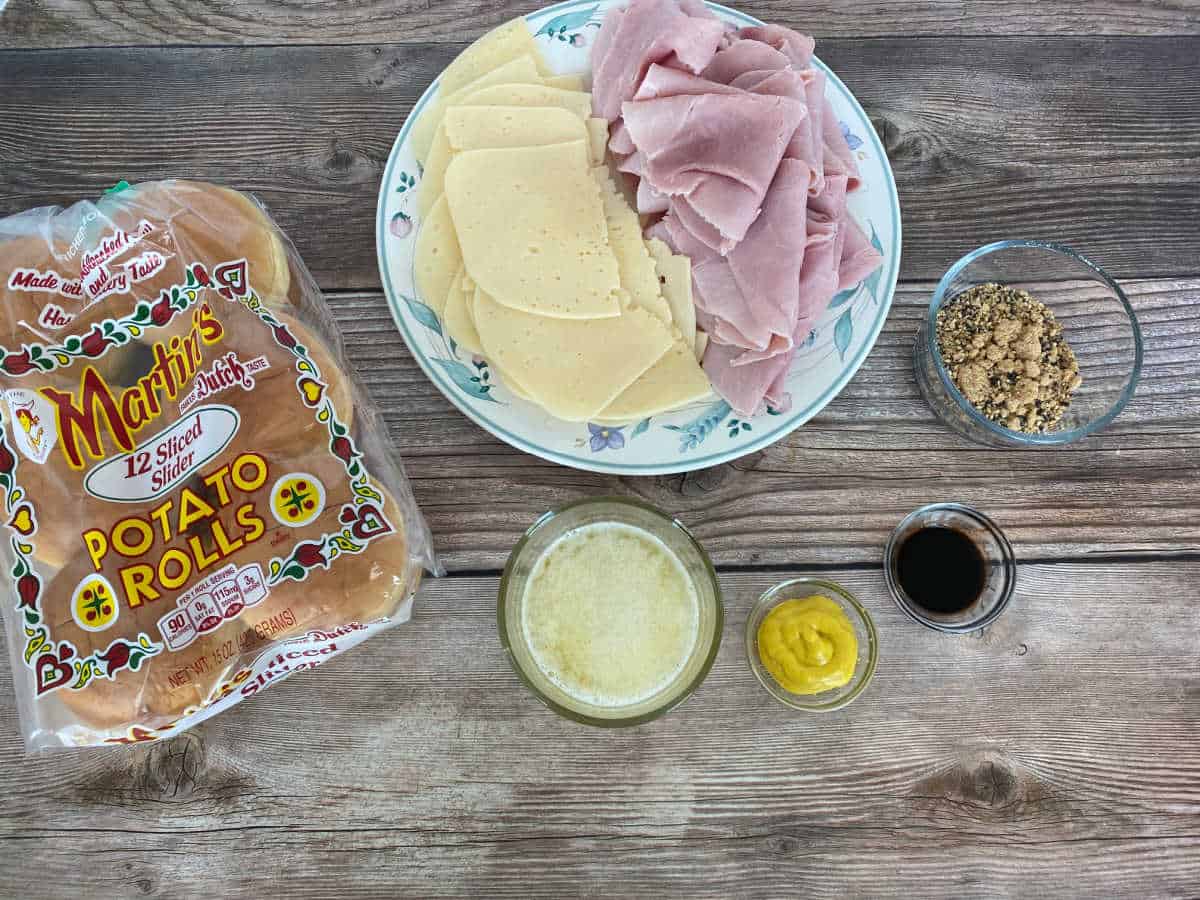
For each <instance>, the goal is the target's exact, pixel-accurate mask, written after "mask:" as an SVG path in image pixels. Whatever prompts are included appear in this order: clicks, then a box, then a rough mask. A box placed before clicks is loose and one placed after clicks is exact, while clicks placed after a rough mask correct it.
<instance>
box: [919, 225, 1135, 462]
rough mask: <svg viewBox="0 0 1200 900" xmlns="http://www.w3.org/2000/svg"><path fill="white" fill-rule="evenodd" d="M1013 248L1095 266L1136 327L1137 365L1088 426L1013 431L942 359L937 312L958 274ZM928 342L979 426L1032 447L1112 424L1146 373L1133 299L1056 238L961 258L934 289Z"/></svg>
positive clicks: (1008, 243)
mask: <svg viewBox="0 0 1200 900" xmlns="http://www.w3.org/2000/svg"><path fill="white" fill-rule="evenodd" d="M1010 247H1031V248H1034V249H1037V250H1047V251H1050V252H1052V253H1058V254H1061V255H1063V256H1068V257H1070V258H1071V259H1074V260H1076V261H1077V262H1080V263H1082V264H1083V265H1085V266H1086V267H1087V268H1089V269H1091V270H1092V271H1093V272H1094V273H1095V274H1096V276H1097V277H1099V279H1100V280H1101V281H1103V282H1104V283H1105V284H1106V285H1107V286H1108V287H1109V288H1110V289H1111V290H1112V292H1113V294H1115V295H1116V298H1117V300H1118V302H1119V303H1120V304H1121V306H1122V307H1124V309H1125V314H1126V315H1127V316H1128V317H1129V324H1130V325H1131V326H1132V328H1133V346H1134V360H1133V368H1132V369H1131V370H1130V372H1129V376H1128V378H1127V380H1126V382H1125V387H1124V388H1123V389H1122V390H1121V394H1120V396H1119V397H1117V401H1116V402H1115V403H1114V404H1113V405H1112V406H1111V407H1110V408H1109V410H1108V411H1107V412H1106V413H1105V414H1104V415H1102V416H1100V417H1099V418H1097V419H1093V420H1092V421H1091V422H1089V423H1087V424H1086V425H1082V426H1080V427H1079V428H1072V429H1069V430H1064V431H1052V432H1048V433H1046V434H1030V433H1028V432H1023V431H1013V430H1012V429H1011V428H1005V427H1004V426H1003V425H1000V424H998V423H996V422H993V421H992V420H991V419H989V418H988V417H987V416H985V415H983V413H981V412H979V410H977V409H976V408H975V407H974V406H973V405H972V404H971V401H969V400H968V399H967V398H966V397H964V396H963V395H962V393H961V392H960V391H959V390H958V388H957V387H956V386H955V384H954V380H953V379H952V378H951V377H950V373H949V372H948V371H947V369H946V364H945V361H944V360H943V359H942V353H941V350H939V349H938V345H937V314H938V310H940V309H941V308H942V305H943V304H944V303H945V301H946V292H947V291H948V290H949V288H950V284H951V283H952V282H953V281H954V278H955V276H957V275H958V273H959V272H961V271H962V270H963V269H965V268H966V267H967V266H969V265H970V264H971V263H973V262H975V260H977V259H980V258H982V257H984V256H987V255H989V254H991V253H995V252H996V251H997V250H1007V249H1009V248H1010ZM925 332H926V334H925V343H926V346H927V347H928V349H929V352H930V356H931V357H932V358H933V361H934V368H935V369H936V370H937V373H938V378H940V379H941V382H942V386H943V387H944V388H945V390H946V392H947V393H948V394H949V396H950V397H952V398H953V399H954V402H955V403H956V404H957V405H958V406H959V407H960V408H961V409H962V410H963V412H965V413H966V415H967V416H968V417H969V418H970V419H971V420H972V421H973V422H974V423H975V424H977V425H979V426H981V427H982V428H984V429H985V430H986V431H988V432H990V433H991V434H992V435H994V436H996V437H999V438H1001V439H1003V440H1006V441H1008V442H1010V443H1018V444H1026V445H1030V446H1054V445H1059V444H1069V443H1071V442H1072V441H1076V440H1079V439H1080V438H1083V437H1087V436H1088V435H1090V434H1094V433H1095V432H1097V431H1099V430H1100V429H1101V428H1104V427H1105V426H1107V425H1109V424H1110V423H1111V422H1112V421H1113V420H1114V419H1116V417H1117V416H1118V415H1120V414H1121V411H1122V410H1123V409H1125V406H1126V405H1127V404H1128V403H1129V401H1130V400H1131V399H1133V394H1134V392H1135V391H1136V390H1137V385H1138V382H1139V381H1140V380H1141V374H1142V358H1143V353H1144V349H1143V345H1142V328H1141V325H1140V324H1139V323H1138V318H1137V314H1136V313H1135V312H1134V310H1133V306H1132V305H1131V304H1130V302H1129V298H1128V297H1126V296H1125V292H1124V291H1123V290H1121V286H1120V285H1119V284H1117V283H1116V281H1114V280H1113V279H1112V278H1110V277H1109V275H1108V273H1107V272H1105V271H1104V269H1102V268H1101V267H1100V266H1099V265H1098V264H1097V263H1096V262H1094V261H1093V260H1091V259H1089V258H1088V257H1087V256H1085V255H1084V254H1082V253H1080V252H1078V251H1076V250H1072V249H1071V248H1070V247H1068V246H1066V245H1065V244H1058V243H1055V242H1053V241H1038V240H1023V239H1010V240H1003V241H993V242H992V243H990V244H984V245H983V246H982V247H976V248H975V249H974V250H972V251H971V252H970V253H967V254H965V255H963V256H962V257H960V258H959V259H958V260H957V261H956V262H955V263H954V264H953V265H951V266H950V268H949V269H947V270H946V274H944V275H943V276H942V277H941V280H940V281H938V284H937V287H936V288H935V289H934V292H933V297H932V298H931V299H930V301H929V311H928V313H927V314H926V323H925Z"/></svg>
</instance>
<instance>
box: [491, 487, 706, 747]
mask: <svg viewBox="0 0 1200 900" xmlns="http://www.w3.org/2000/svg"><path fill="white" fill-rule="evenodd" d="M723 624H724V610H723V607H722V605H721V590H720V587H719V585H718V584H717V576H716V572H715V571H714V570H713V567H712V562H711V561H710V560H709V558H708V554H706V553H705V552H704V549H703V548H702V547H701V546H700V545H699V544H698V543H697V542H696V540H695V538H693V537H692V535H691V533H690V532H689V531H688V530H687V529H686V528H685V527H684V526H683V525H681V524H680V523H679V522H678V521H676V520H675V519H672V518H670V517H669V516H667V515H664V514H663V513H662V512H660V511H659V510H657V509H655V508H654V507H652V506H649V505H647V504H645V503H641V502H639V501H637V500H631V499H627V498H624V497H598V498H594V499H589V500H581V501H579V502H576V503H572V504H569V505H568V506H565V507H563V508H562V509H559V510H557V511H555V512H550V513H547V514H546V515H544V516H542V517H541V518H540V519H538V521H537V522H535V523H534V525H533V526H532V527H531V528H530V529H529V531H527V532H526V533H525V536H524V537H522V538H521V540H520V541H519V542H518V543H517V546H516V547H515V548H514V549H513V552H512V554H511V556H509V559H508V564H507V565H506V566H505V568H504V576H503V578H502V579H501V581H500V596H499V603H498V608H497V625H498V626H499V631H500V643H501V644H502V645H503V647H504V649H505V651H506V652H507V653H508V657H509V660H510V661H511V662H512V665H513V668H514V669H515V670H516V673H517V676H518V677H519V678H520V679H521V680H522V681H523V682H524V683H525V685H526V686H527V687H528V688H529V689H530V690H531V691H532V692H533V694H534V696H536V697H537V698H538V699H539V700H541V701H542V702H543V703H545V704H546V705H547V706H549V707H550V708H551V709H552V710H554V711H555V712H557V713H558V714H559V715H562V716H564V717H566V718H568V719H572V720H574V721H576V722H581V723H584V724H587V725H596V726H601V727H619V726H628V725H639V724H641V723H643V722H648V721H650V720H651V719H655V718H657V717H658V716H661V715H663V714H664V713H666V712H667V711H669V710H671V709H673V708H674V707H676V706H678V705H679V704H680V703H682V702H683V701H684V700H686V699H687V698H688V697H689V696H690V695H691V694H692V692H694V691H695V690H696V688H697V687H699V686H700V683H701V682H702V681H703V680H704V678H705V676H706V675H708V672H709V670H710V669H711V668H712V664H713V660H714V659H715V658H716V655H717V650H718V648H719V647H720V644H721V629H722V626H723Z"/></svg>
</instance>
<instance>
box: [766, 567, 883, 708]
mask: <svg viewBox="0 0 1200 900" xmlns="http://www.w3.org/2000/svg"><path fill="white" fill-rule="evenodd" d="M814 594H817V595H820V596H822V597H828V598H829V599H830V600H833V601H834V602H835V603H837V604H838V605H839V606H840V607H841V608H842V610H843V611H844V612H845V613H846V618H848V619H849V620H850V622H851V624H852V625H853V626H854V636H855V638H857V639H858V660H857V662H855V664H854V675H853V676H852V677H851V679H850V680H849V681H848V682H846V684H844V685H842V686H841V687H840V688H834V689H833V690H829V691H823V692H822V693H820V694H793V693H792V692H791V691H789V690H787V689H786V688H784V687H783V686H782V685H781V684H780V683H779V682H778V681H776V680H775V676H774V675H772V674H771V673H770V672H768V671H767V669H766V667H765V666H764V665H763V664H762V659H760V658H759V655H758V627H759V625H761V624H762V620H763V619H765V618H766V616H767V613H769V612H770V611H771V610H772V609H774V608H775V607H776V606H778V605H779V604H780V603H782V602H783V601H784V600H802V599H804V598H805V597H811V596H813V595H814ZM746 655H747V656H748V657H749V659H750V669H751V671H753V672H754V677H755V678H757V679H758V681H759V684H761V685H762V686H763V687H765V688H766V689H767V692H768V693H769V694H770V695H771V696H772V697H774V698H775V699H776V700H778V701H779V702H780V703H782V704H783V705H784V706H790V707H791V708H792V709H798V710H802V711H803V712H832V711H833V710H835V709H841V708H842V707H843V706H847V705H848V704H850V703H851V702H853V700H854V698H855V697H857V696H858V695H859V694H861V693H862V692H863V691H864V690H865V689H866V687H867V685H868V684H869V683H870V681H871V676H872V675H874V674H875V663H876V661H877V660H878V658H879V638H878V636H877V635H876V634H875V623H874V622H873V621H872V620H871V614H870V613H868V612H867V611H866V609H865V608H864V607H863V605H862V604H861V603H859V602H858V601H857V600H855V599H854V597H853V595H852V594H851V593H850V592H849V591H847V590H846V589H845V588H844V587H842V586H841V585H840V584H835V583H834V582H832V581H824V580H822V579H820V578H793V579H792V580H791V581H784V582H781V583H779V584H777V585H775V586H774V587H773V588H771V589H770V590H769V591H767V592H766V593H765V594H763V595H762V596H761V597H759V598H758V602H757V603H755V604H754V608H753V609H752V610H750V617H749V618H748V619H747V620H746Z"/></svg>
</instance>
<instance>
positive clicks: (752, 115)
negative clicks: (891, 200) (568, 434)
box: [593, 0, 881, 415]
mask: <svg viewBox="0 0 1200 900" xmlns="http://www.w3.org/2000/svg"><path fill="white" fill-rule="evenodd" d="M593 73H594V81H593V105H594V108H595V111H596V115H599V116H603V117H604V118H606V119H607V120H608V121H609V123H610V140H609V148H610V150H611V151H612V152H613V153H614V154H615V155H616V156H617V166H618V168H619V169H620V170H621V171H623V172H625V173H627V174H628V175H629V176H631V177H633V178H635V179H636V195H637V207H638V211H639V212H640V213H641V214H642V215H644V216H655V217H657V218H656V219H654V220H651V221H650V222H649V224H648V227H646V229H645V235H646V237H648V238H658V239H659V240H662V241H663V242H664V243H665V244H667V245H668V246H669V247H670V248H671V249H672V250H673V251H674V252H675V253H679V254H683V255H686V256H688V257H690V259H691V262H692V298H693V301H694V303H695V316H696V325H697V328H698V329H699V332H700V333H701V334H703V335H704V336H705V338H706V340H707V349H706V350H704V351H703V367H704V371H705V373H706V375H707V376H708V377H709V379H710V380H711V382H712V385H713V387H714V388H715V389H716V390H717V391H718V393H720V394H721V395H722V396H723V397H724V398H725V399H726V400H727V401H728V402H729V404H730V406H731V407H732V408H733V409H735V410H736V411H737V412H738V413H739V414H741V415H753V414H755V413H756V412H758V411H759V410H761V409H762V407H763V406H764V404H769V405H770V406H771V407H772V408H774V409H776V410H778V411H782V410H784V409H786V407H787V406H788V404H789V403H790V397H789V396H788V391H787V379H788V372H789V370H790V368H791V365H792V361H793V359H794V357H795V355H796V354H797V353H798V352H801V353H802V352H804V350H803V349H801V348H802V347H803V346H804V342H805V339H806V338H807V337H808V335H809V334H810V333H811V332H812V330H813V328H814V326H815V325H816V324H817V322H818V319H819V317H820V316H821V315H822V313H823V312H824V311H825V310H826V309H827V308H828V307H829V303H830V301H831V299H832V297H833V296H834V294H835V293H836V292H837V291H838V290H841V289H844V288H846V287H848V286H851V285H853V284H856V283H857V282H858V281H860V280H861V279H862V278H864V277H866V276H867V275H869V274H870V273H871V272H872V271H874V270H875V269H876V268H877V267H878V266H879V264H880V262H881V258H880V254H879V252H878V251H877V250H876V248H875V247H874V246H873V245H872V243H871V240H870V239H869V238H868V236H867V234H866V233H865V232H864V231H863V229H862V227H860V226H859V224H858V223H856V222H855V221H854V220H853V219H852V218H851V216H850V214H849V212H848V210H847V202H846V201H847V194H848V193H849V192H852V191H853V190H854V189H855V188H856V187H857V186H858V184H859V183H860V176H859V172H858V166H857V160H856V159H855V155H854V153H853V151H851V149H850V147H849V146H848V145H847V142H846V138H845V136H844V135H843V133H842V125H841V123H840V122H839V121H838V119H837V116H836V114H835V112H834V110H833V107H832V106H831V105H830V104H829V102H828V101H827V100H826V98H825V89H826V78H825V74H824V72H823V71H822V69H821V67H820V65H819V64H818V63H817V62H816V61H815V59H814V57H813V40H812V38H811V37H808V36H807V35H803V34H800V33H799V32H796V31H792V30H791V29H788V28H783V27H781V26H776V25H767V26H755V27H749V28H740V29H735V28H731V27H730V26H728V25H725V24H722V23H720V22H719V21H718V20H716V19H715V18H714V17H713V15H712V13H711V12H710V11H709V10H708V9H707V8H706V7H705V6H704V5H703V3H701V2H700V0H631V3H630V4H629V6H628V7H626V8H625V10H624V11H623V12H622V13H619V14H610V15H609V17H608V18H607V19H606V20H605V22H604V25H603V27H602V28H601V34H600V35H598V36H597V40H596V44H595V47H594V50H593Z"/></svg>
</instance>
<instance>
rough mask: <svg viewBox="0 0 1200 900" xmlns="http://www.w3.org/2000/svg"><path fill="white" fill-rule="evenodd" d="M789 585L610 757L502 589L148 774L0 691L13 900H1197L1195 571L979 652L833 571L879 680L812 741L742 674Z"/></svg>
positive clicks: (289, 687) (128, 757)
mask: <svg viewBox="0 0 1200 900" xmlns="http://www.w3.org/2000/svg"><path fill="white" fill-rule="evenodd" d="M788 574H789V575H791V574H796V573H792V572H789V573H788ZM780 577H782V576H780V575H769V574H765V573H760V574H752V575H747V574H736V575H727V576H725V577H724V578H723V579H722V584H723V590H724V593H725V605H726V611H727V616H726V627H725V631H724V641H723V644H722V647H721V650H720V654H719V656H718V659H717V662H716V665H715V666H714V668H713V670H712V672H711V674H710V675H709V677H708V679H707V681H706V682H705V683H704V684H703V685H702V686H701V687H700V689H699V690H698V692H697V693H696V695H695V696H694V697H692V698H691V700H690V701H689V702H688V703H686V704H685V705H683V706H682V707H680V708H679V709H677V710H675V711H674V712H672V713H671V714H670V715H668V716H667V717H665V718H663V719H660V720H658V721H657V722H654V723H651V724H649V725H646V726H642V727H639V728H636V729H629V730H617V731H613V732H608V731H602V730H591V729H587V728H584V727H583V726H578V725H574V724H572V723H568V722H566V721H565V720H561V719H559V718H558V717H556V716H555V715H554V714H553V713H551V712H549V711H548V710H547V709H545V708H544V707H541V706H540V705H539V704H538V703H537V702H536V701H535V700H534V699H533V698H532V696H530V695H529V694H528V693H527V692H526V691H525V689H524V688H523V687H522V685H521V684H520V682H519V681H518V680H517V678H516V676H515V675H514V674H513V673H512V671H511V670H510V668H509V666H508V663H507V661H506V659H505V656H504V654H503V652H502V651H501V649H500V647H499V644H498V641H497V638H496V635H495V592H496V589H497V583H496V580H495V579H494V578H462V577H460V578H451V579H442V580H440V581H438V582H436V583H427V585H426V587H425V588H424V589H423V593H422V595H421V597H420V598H419V603H418V607H417V611H416V616H415V619H414V621H413V622H412V623H410V624H408V625H405V626H402V627H400V628H398V629H397V630H395V631H392V632H389V633H387V634H385V635H381V636H379V637H378V638H375V639H373V640H372V641H370V642H368V643H367V644H365V645H363V646H362V647H359V648H357V649H355V650H354V651H351V652H350V653H348V654H346V655H345V656H343V657H340V658H338V659H336V660H334V661H332V662H331V663H329V664H327V665H326V666H323V667H322V668H320V669H319V670H317V671H315V672H308V673H305V674H303V675H300V676H298V677H296V678H292V679H290V680H288V681H287V682H285V683H283V684H280V685H277V686H274V687H272V689H271V690H269V691H267V692H265V693H264V694H263V695H262V696H260V697H258V698H256V699H255V700H253V701H251V702H248V703H244V704H242V705H241V706H239V707H236V708H235V709H233V710H232V711H230V712H228V713H226V714H224V715H222V716H220V717H218V718H216V719H214V720H212V721H210V722H208V723H205V724H204V725H202V726H200V727H199V728H198V729H196V730H195V731H193V732H192V733H190V734H187V735H184V736H182V737H180V738H177V739H175V740H173V741H171V742H169V743H166V744H165V745H162V746H158V747H153V748H145V747H143V748H136V749H125V748H122V749H119V750H114V751H112V752H108V751H102V752H71V753H66V754H63V755H54V756H38V757H24V756H22V754H21V752H20V750H19V749H18V744H19V741H18V738H17V722H16V717H15V714H14V711H13V701H12V697H11V696H10V694H11V690H12V685H11V681H10V676H9V674H8V671H7V669H6V668H5V669H4V670H3V672H2V674H0V796H3V797H4V798H5V815H4V816H3V817H0V850H3V853H4V859H5V863H4V865H3V866H0V895H3V896H10V897H18V896H37V897H39V898H46V900H50V898H57V897H64V898H67V897H71V898H73V897H78V896H95V895H99V894H104V895H119V896H129V895H134V896H142V897H172V898H173V897H182V896H200V895H203V896H213V897H223V898H242V897H245V898H259V897H262V896H267V895H270V896H281V895H286V896H289V897H297V898H307V897H312V898H318V897H328V896H330V895H336V896H340V897H354V898H358V897H396V896H420V897H452V896H454V897H456V896H489V897H495V896H520V897H547V898H550V897H553V898H558V897H566V896H577V895H588V896H601V895H603V896H626V897H628V896H658V895H663V894H667V893H670V894H672V895H675V894H680V895H683V894H686V895H687V896H691V897H730V896H738V897H771V896H785V895H786V896H864V897H912V896H918V897H934V896H952V897H1014V896H1027V895H1028V894H1029V891H1030V889H1031V887H1032V886H1034V885H1036V886H1037V890H1038V892H1039V893H1042V894H1044V895H1048V896H1055V897H1080V898H1092V897H1096V896H1105V897H1135V896H1136V897H1180V898H1183V897H1194V896H1195V895H1196V894H1197V892H1198V891H1200V744H1198V743H1197V742H1196V741H1195V740H1194V738H1195V735H1196V733H1197V730H1198V729H1200V633H1198V632H1197V630H1196V627H1195V624H1196V620H1195V607H1194V602H1193V597H1192V596H1191V595H1190V594H1185V593H1184V592H1181V591H1180V590H1179V586H1180V585H1181V584H1184V583H1188V582H1195V580H1196V579H1197V578H1200V563H1197V562H1188V563H1173V564H1167V565H1162V564H1143V565H1135V566H1110V565H1063V564H1059V565H1050V566H1024V567H1022V569H1021V571H1020V575H1019V585H1018V594H1017V597H1016V599H1015V600H1014V603H1013V605H1012V607H1011V608H1010V609H1009V610H1008V611H1007V612H1006V613H1005V614H1004V615H1003V616H1002V617H1001V618H1000V619H998V620H997V622H996V623H995V624H994V625H992V626H991V627H989V628H988V629H987V630H986V632H984V633H982V634H978V635H976V636H973V637H949V636H945V635H939V634H935V633H933V632H930V631H927V630H925V629H922V628H920V627H918V626H917V625H915V624H913V623H911V622H910V621H909V620H908V619H906V618H904V617H903V615H902V614H901V613H900V612H899V611H898V610H897V609H896V608H895V606H894V605H893V604H892V603H891V601H890V600H889V599H888V597H887V596H886V591H885V588H884V585H883V580H882V575H881V573H879V572H877V571H875V570H874V569H872V570H870V571H856V572H844V571H835V572H833V573H832V577H834V578H836V579H838V580H839V581H841V582H842V583H844V584H845V585H846V586H847V587H848V588H849V589H851V590H852V591H853V592H855V593H856V594H857V596H858V597H859V598H860V599H861V600H862V602H863V603H864V604H865V605H866V606H867V607H868V608H869V610H870V611H871V613H872V615H873V616H874V618H875V621H876V625H877V627H878V629H879V633H880V641H881V650H880V661H879V666H878V670H877V672H876V675H875V679H874V681H873V683H872V684H871V686H870V687H869V688H868V690H867V692H866V693H865V694H864V695H863V696H862V697H860V698H859V699H858V700H857V701H856V702H855V703H854V704H853V705H852V706H850V707H848V708H847V709H845V710H842V711H840V712H837V713H831V714H825V715H815V716H814V715H808V716H805V715H801V714H797V713H793V712H791V711H789V710H786V709H784V708H783V707H782V706H779V705H778V704H776V702H775V701H774V700H772V699H771V698H770V697H769V696H768V695H767V694H766V693H765V692H764V691H763V690H762V688H761V687H760V686H759V685H758V683H757V682H756V681H755V680H754V678H753V676H752V674H751V673H750V671H749V668H748V667H747V665H746V662H745V656H744V653H745V651H744V646H743V644H742V633H743V629H744V624H745V619H746V615H747V612H748V610H749V608H750V606H751V604H752V602H753V600H754V598H756V597H757V596H758V594H759V593H761V592H762V591H763V590H764V589H765V588H767V587H768V586H769V585H770V584H772V583H773V582H774V581H775V580H777V579H778V578H780ZM1131 579H1134V580H1135V581H1136V585H1137V590H1136V592H1134V593H1131V592H1130V581H1131Z"/></svg>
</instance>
